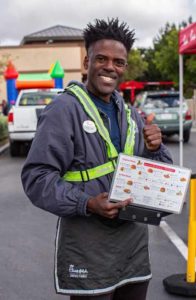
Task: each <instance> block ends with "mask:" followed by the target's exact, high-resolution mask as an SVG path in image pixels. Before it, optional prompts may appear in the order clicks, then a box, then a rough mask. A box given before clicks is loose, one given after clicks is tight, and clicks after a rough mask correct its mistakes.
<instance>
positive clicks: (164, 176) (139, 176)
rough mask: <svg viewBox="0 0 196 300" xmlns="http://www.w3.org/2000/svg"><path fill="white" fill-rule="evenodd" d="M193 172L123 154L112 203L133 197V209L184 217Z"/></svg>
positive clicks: (116, 175) (111, 197)
mask: <svg viewBox="0 0 196 300" xmlns="http://www.w3.org/2000/svg"><path fill="white" fill-rule="evenodd" d="M190 176H191V170H190V169H188V168H183V167H179V166H174V165H169V164H166V163H162V162H157V161H153V160H150V159H144V158H141V157H137V156H128V155H125V154H122V153H121V154H120V155H119V158H118V162H117V167H116V170H115V173H114V177H113V181H112V186H111V190H110V193H109V199H110V201H112V202H117V201H122V200H125V199H127V198H128V197H131V198H132V199H133V202H132V203H131V204H130V205H135V206H140V207H146V208H151V209H155V210H159V211H167V212H171V213H177V214H179V213H181V210H182V207H183V203H184V200H185V196H186V192H187V189H188V185H189V181H190Z"/></svg>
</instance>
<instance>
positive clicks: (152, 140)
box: [143, 114, 162, 151]
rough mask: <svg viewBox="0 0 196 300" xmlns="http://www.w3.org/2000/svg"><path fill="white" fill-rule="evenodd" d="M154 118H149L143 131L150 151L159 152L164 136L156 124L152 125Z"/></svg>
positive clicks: (152, 116)
mask: <svg viewBox="0 0 196 300" xmlns="http://www.w3.org/2000/svg"><path fill="white" fill-rule="evenodd" d="M154 117H155V115H154V114H150V115H149V116H147V118H146V125H145V126H144V129H143V134H144V142H145V145H146V148H147V149H148V150H150V151H156V150H158V149H159V147H160V145H161V143H162V134H161V130H160V128H159V127H158V126H157V125H156V124H152V122H153V119H154Z"/></svg>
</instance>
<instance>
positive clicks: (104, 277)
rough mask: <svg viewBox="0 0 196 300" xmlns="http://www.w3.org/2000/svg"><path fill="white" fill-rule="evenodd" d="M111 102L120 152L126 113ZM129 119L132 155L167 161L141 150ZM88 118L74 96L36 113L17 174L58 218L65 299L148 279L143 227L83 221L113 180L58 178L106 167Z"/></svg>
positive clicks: (59, 281) (59, 277) (93, 218)
mask: <svg viewBox="0 0 196 300" xmlns="http://www.w3.org/2000/svg"><path fill="white" fill-rule="evenodd" d="M77 84H79V83H77ZM80 86H81V87H83V88H84V89H85V87H84V86H83V85H81V84H80ZM113 97H114V99H115V101H116V104H117V107H118V122H119V127H120V132H121V146H122V149H123V148H124V144H125V141H126V132H127V120H126V113H125V110H124V104H123V99H122V97H121V96H120V95H119V94H118V93H117V92H116V91H115V92H114V93H113ZM131 115H132V118H133V119H134V120H135V122H136V125H137V126H136V132H135V146H134V155H137V156H142V157H146V158H150V159H154V160H158V161H163V162H166V163H171V162H172V159H171V156H170V154H169V152H168V150H167V148H166V147H165V146H164V145H163V144H162V145H161V147H160V149H159V150H158V151H156V152H150V151H148V150H147V149H146V148H145V146H144V140H143V134H142V129H143V126H144V124H143V121H142V119H141V117H140V115H139V114H138V113H137V111H136V109H135V108H133V107H132V108H131ZM86 120H90V117H89V116H88V115H87V114H86V112H85V111H84V110H83V107H82V106H81V104H80V102H79V101H78V100H77V99H76V98H75V96H73V95H71V94H70V93H67V92H66V93H63V94H61V95H59V96H58V97H57V98H56V100H55V101H54V102H53V103H51V104H49V105H48V106H47V107H46V108H45V109H44V111H43V113H42V114H41V117H40V119H39V122H38V128H37V133H36V136H35V138H34V141H33V143H32V147H31V149H30V151H29V154H28V157H27V159H26V162H25V164H24V167H23V170H22V183H23V187H24V190H25V192H26V194H27V196H28V197H29V199H30V200H31V201H32V203H33V204H34V205H36V206H38V207H40V208H42V209H44V210H47V211H49V212H51V213H53V214H55V215H57V216H59V217H60V218H59V222H58V226H57V236H56V251H55V284H56V290H57V292H59V293H64V294H70V295H74V294H78V295H93V294H95V295H96V294H102V293H106V292H110V291H112V290H114V289H115V288H116V287H118V286H121V285H123V284H126V283H129V282H139V281H145V280H149V279H150V278H151V271H150V265H149V255H148V230H147V226H146V225H143V224H139V223H135V222H129V221H122V220H119V219H115V220H110V219H106V218H104V217H101V216H98V215H95V214H90V215H89V214H88V213H87V211H86V205H87V201H88V199H89V198H90V197H92V196H97V195H98V194H100V193H102V192H109V189H110V185H111V180H112V174H109V175H105V176H102V177H100V178H98V179H94V180H91V181H88V182H79V183H78V182H75V183H70V182H65V181H64V180H63V179H62V176H63V175H64V174H65V173H66V171H67V170H72V171H74V170H86V169H90V168H93V167H95V166H99V165H101V164H104V163H105V162H107V161H108V159H107V151H106V145H105V142H104V141H103V139H102V138H101V136H100V135H99V133H98V132H97V131H96V132H93V133H88V132H86V131H85V130H84V129H83V126H82V125H83V123H84V121H86Z"/></svg>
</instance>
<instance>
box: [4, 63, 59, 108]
mask: <svg viewBox="0 0 196 300" xmlns="http://www.w3.org/2000/svg"><path fill="white" fill-rule="evenodd" d="M63 77H64V70H63V68H62V67H61V65H60V63H59V61H56V63H55V64H54V65H52V67H51V68H50V70H49V72H48V73H27V74H19V73H18V72H17V71H16V69H15V67H14V65H13V63H12V62H11V61H9V63H8V65H7V68H6V70H5V72H4V78H5V80H6V85H7V101H8V105H9V106H10V105H13V104H14V103H15V101H16V98H17V95H18V92H19V91H20V90H21V89H38V88H40V89H47V88H63Z"/></svg>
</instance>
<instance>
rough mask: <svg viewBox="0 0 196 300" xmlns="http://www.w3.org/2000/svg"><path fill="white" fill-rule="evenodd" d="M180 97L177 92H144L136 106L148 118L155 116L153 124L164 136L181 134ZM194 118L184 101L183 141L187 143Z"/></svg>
mask: <svg viewBox="0 0 196 300" xmlns="http://www.w3.org/2000/svg"><path fill="white" fill-rule="evenodd" d="M179 98H180V95H179V92H176V91H154V92H143V93H141V94H139V95H138V96H137V97H136V101H135V103H134V106H136V108H137V109H138V111H139V113H140V114H141V115H142V116H143V117H144V118H146V117H147V116H148V115H149V114H154V119H153V123H156V124H157V125H158V126H159V127H160V129H161V131H162V133H163V135H165V136H171V135H173V134H179V132H180V125H179V104H180V100H179ZM191 127H192V116H191V112H190V110H189V108H188V104H187V102H186V100H185V99H184V100H183V139H184V142H185V143H187V142H188V141H189V139H190V132H191Z"/></svg>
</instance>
